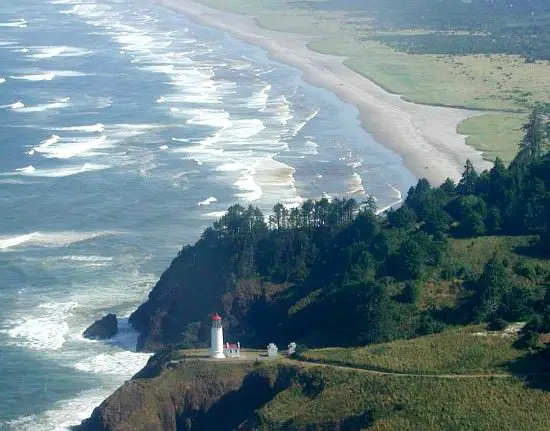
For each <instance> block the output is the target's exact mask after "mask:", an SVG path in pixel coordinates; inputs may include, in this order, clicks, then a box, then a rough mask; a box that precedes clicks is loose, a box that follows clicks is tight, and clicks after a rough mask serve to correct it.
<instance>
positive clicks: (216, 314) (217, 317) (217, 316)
mask: <svg viewBox="0 0 550 431" xmlns="http://www.w3.org/2000/svg"><path fill="white" fill-rule="evenodd" d="M212 320H222V318H221V317H220V315H219V314H218V313H214V314H212Z"/></svg>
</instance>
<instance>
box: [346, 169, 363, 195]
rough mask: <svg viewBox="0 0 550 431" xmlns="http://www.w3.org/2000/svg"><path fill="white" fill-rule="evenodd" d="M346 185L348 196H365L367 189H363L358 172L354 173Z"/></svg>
mask: <svg viewBox="0 0 550 431" xmlns="http://www.w3.org/2000/svg"><path fill="white" fill-rule="evenodd" d="M346 185H347V191H346V194H347V195H348V196H351V195H357V194H360V195H364V194H365V188H364V187H363V180H362V179H361V176H360V175H359V174H358V173H357V172H354V173H353V174H352V175H351V178H349V179H348V180H347V181H346Z"/></svg>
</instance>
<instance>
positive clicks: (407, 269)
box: [130, 105, 550, 350]
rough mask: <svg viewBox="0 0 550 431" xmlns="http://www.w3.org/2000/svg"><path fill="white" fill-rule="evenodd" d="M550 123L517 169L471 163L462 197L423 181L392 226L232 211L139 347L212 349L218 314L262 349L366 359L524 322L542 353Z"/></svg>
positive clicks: (548, 317)
mask: <svg viewBox="0 0 550 431" xmlns="http://www.w3.org/2000/svg"><path fill="white" fill-rule="evenodd" d="M549 113H550V107H549V106H548V105H538V106H536V107H535V108H534V109H533V111H532V113H531V114H530V116H529V120H528V122H527V123H526V124H525V125H524V127H523V139H522V141H521V143H520V147H519V152H518V154H517V156H516V158H515V159H514V160H513V161H512V163H511V164H510V165H509V166H505V165H504V164H503V163H502V162H501V161H500V160H496V162H495V163H494V166H493V167H492V169H490V170H488V171H484V172H477V171H476V169H475V168H474V167H473V166H472V164H471V163H470V162H469V161H466V164H465V168H464V172H463V175H462V178H461V179H460V181H459V182H458V183H457V184H455V183H454V182H453V181H451V180H447V181H446V182H445V183H443V184H442V185H441V186H439V187H433V186H431V185H430V184H429V183H428V181H426V180H425V179H421V180H419V181H418V183H417V184H416V185H415V186H414V187H412V188H411V189H410V190H409V192H408V195H407V198H406V200H405V201H404V203H403V205H402V206H401V207H400V208H398V209H396V210H390V211H389V212H386V213H385V214H381V215H376V201H375V200H374V199H372V198H369V199H367V200H366V201H365V202H357V201H355V200H353V199H333V200H331V201H329V200H328V199H321V200H318V201H313V200H307V201H305V202H304V203H303V204H302V205H301V206H300V207H298V208H292V209H287V208H286V207H285V206H283V205H281V204H278V205H276V206H275V207H274V208H273V214H272V215H270V216H269V217H268V219H267V220H266V218H265V217H264V214H262V212H261V211H260V210H259V209H257V208H255V207H252V206H249V207H247V208H245V207H243V206H240V205H233V206H231V207H230V208H229V209H228V211H227V213H226V214H225V215H224V216H223V217H221V218H220V219H219V220H217V221H216V222H215V223H214V224H213V225H212V226H211V227H209V228H207V229H206V230H205V231H204V232H203V234H202V236H201V238H200V239H199V240H198V241H197V243H196V244H194V245H186V246H185V247H183V249H182V250H181V251H180V253H179V254H178V256H177V257H176V258H175V259H174V261H173V262H172V264H171V265H170V267H169V269H168V270H166V271H165V273H164V274H163V275H162V277H161V279H160V281H159V282H158V283H157V285H156V286H155V288H154V289H153V290H152V292H151V293H150V295H149V299H148V301H147V302H145V303H144V304H143V305H142V306H140V308H139V309H138V310H137V311H136V312H135V313H134V314H133V315H132V316H131V318H130V321H131V323H132V325H133V326H134V327H136V329H138V331H139V332H140V340H139V344H140V347H141V348H142V349H146V350H147V349H156V348H158V347H162V346H166V345H172V346H173V345H177V346H181V347H190V346H199V345H205V343H206V342H207V340H208V336H209V335H208V334H209V333H208V328H209V326H208V325H209V322H208V314H209V313H210V312H213V311H215V310H217V311H219V312H220V313H221V314H222V316H223V317H224V319H225V327H226V333H227V336H228V337H230V339H234V340H235V341H237V340H239V341H241V343H243V344H245V345H249V346H264V344H265V343H266V342H267V341H273V340H275V341H276V342H281V343H284V342H288V341H291V340H295V341H298V342H299V343H300V344H302V345H306V346H309V347H314V346H331V345H332V346H351V345H364V344H368V343H375V342H381V341H387V340H392V339H398V338H413V337H417V336H420V335H425V334H430V333H435V332H439V331H442V330H443V329H445V328H446V327H449V326H453V325H462V324H470V323H476V322H486V323H488V324H489V325H491V326H493V327H502V326H503V325H505V324H506V322H516V321H526V322H529V323H528V324H527V325H526V327H525V330H524V335H523V336H522V337H521V339H520V340H521V341H520V342H519V343H520V344H522V345H523V344H524V345H526V346H531V345H533V344H534V343H535V344H536V343H538V337H539V334H540V333H545V332H550V265H549V263H550V147H549V142H550V120H549ZM491 241H493V242H494V243H495V244H496V243H498V242H499V241H500V242H503V241H504V242H509V243H510V244H515V245H513V246H511V247H510V248H509V249H501V248H498V247H492V246H491V245H490V244H492V243H491ZM479 244H482V245H483V244H489V246H488V247H486V248H485V249H484V250H485V251H484V252H480V251H476V248H475V247H477V246H479ZM460 247H462V252H460ZM464 247H465V251H464ZM473 261H475V262H480V264H479V265H480V268H479V270H476V269H475V268H474V266H475V265H474V264H473V263H472V262H473ZM432 291H437V292H439V293H437V294H431V293H430V292H432ZM441 292H443V293H441Z"/></svg>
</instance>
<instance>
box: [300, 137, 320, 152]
mask: <svg viewBox="0 0 550 431" xmlns="http://www.w3.org/2000/svg"><path fill="white" fill-rule="evenodd" d="M304 147H305V150H304V152H303V153H304V154H309V155H316V154H317V153H318V151H317V148H319V145H317V143H315V142H313V141H309V140H308V141H306V142H305V144H304Z"/></svg>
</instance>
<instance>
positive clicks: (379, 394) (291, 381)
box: [75, 331, 550, 431]
mask: <svg viewBox="0 0 550 431" xmlns="http://www.w3.org/2000/svg"><path fill="white" fill-rule="evenodd" d="M457 336H458V337H459V338H458V339H460V340H462V344H460V347H461V348H464V346H465V345H466V346H467V345H468V342H469V339H471V338H473V337H472V336H471V335H468V334H462V333H456V331H455V332H452V333H450V334H448V335H443V336H442V337H444V338H445V337H451V338H452V339H453V340H454V339H456V337H457ZM439 338H440V337H439V336H437V337H436V338H434V337H426V339H425V340H422V339H419V340H418V341H415V340H410V341H402V342H399V343H398V345H393V344H390V345H378V346H373V347H372V348H370V351H372V352H373V355H374V356H372V357H369V356H368V355H366V353H363V354H362V355H359V354H358V352H354V351H353V349H347V350H348V351H347V352H346V351H345V350H346V349H343V350H342V352H333V351H329V352H325V351H324V350H321V351H318V352H312V353H311V354H312V355H321V356H323V355H325V356H326V354H329V355H331V354H336V355H338V357H340V358H341V360H340V361H339V362H344V363H345V362H346V361H351V362H355V363H356V364H355V366H367V365H366V364H368V363H371V362H373V361H374V362H377V361H378V362H383V363H387V362H388V361H391V364H393V365H394V366H397V367H403V366H404V367H405V369H412V370H418V364H419V363H420V364H421V366H422V367H423V370H425V372H426V373H428V374H426V375H420V374H408V375H402V374H399V373H388V374H381V373H376V372H369V371H365V370H360V369H353V368H346V367H345V366H343V367H342V366H340V367H332V366H323V365H313V364H308V363H301V362H297V361H292V360H289V359H283V358H279V359H275V360H265V361H260V363H253V362H245V361H233V360H227V361H218V362H212V361H208V360H197V359H190V358H188V359H186V360H182V359H181V358H180V359H177V357H178V353H177V352H171V353H168V354H167V353H162V354H157V355H155V356H154V357H152V358H151V361H150V362H149V364H148V365H147V366H146V367H145V369H144V370H142V372H140V373H138V375H136V376H135V377H134V378H133V379H132V380H130V381H129V382H126V383H125V384H124V385H123V386H122V387H121V388H119V389H118V390H117V391H116V392H115V393H113V394H112V395H111V396H110V397H109V398H108V399H107V400H105V401H104V402H103V403H102V404H101V405H100V406H99V407H97V408H96V409H95V410H94V412H93V414H92V416H91V418H90V419H88V420H86V421H84V422H83V423H82V425H80V426H77V427H75V431H165V430H167V431H184V430H185V431H211V430H222V431H229V430H243V431H245V430H246V431H252V430H258V429H259V430H273V431H276V430H277V431H278V430H280V431H283V430H284V431H306V430H307V431H344V430H346V431H355V430H362V429H367V428H368V429H373V430H379V431H382V430H384V431H388V430H395V431H408V430H410V431H413V430H414V431H416V430H465V429H472V430H473V429H475V430H487V431H489V430H495V429H502V430H504V429H506V430H516V429H526V427H529V429H532V430H541V431H542V430H547V429H548V424H549V423H550V392H548V390H547V388H548V379H547V378H543V377H537V379H536V381H523V380H520V379H518V378H515V377H513V376H512V375H506V374H502V373H503V370H502V363H501V362H499V355H500V354H501V353H502V352H508V353H510V354H512V353H513V351H512V348H511V347H510V345H511V344H512V340H507V339H503V338H501V337H499V338H495V341H494V343H497V345H498V346H497V347H498V350H499V354H491V353H489V356H490V357H489V358H488V360H489V361H490V360H492V359H494V362H493V363H491V365H494V367H496V369H495V372H498V373H499V374H495V375H494V376H493V377H491V376H490V374H479V375H471V374H465V375H464V378H460V376H457V375H433V374H431V375H430V374H429V372H430V371H432V370H431V369H430V368H431V366H432V365H437V367H438V368H437V370H436V371H438V370H445V369H446V368H445V364H447V365H449V366H451V367H455V366H458V367H460V368H461V369H462V368H463V367H461V366H460V364H457V363H456V362H453V361H452V360H451V361H450V362H447V360H448V359H450V358H451V351H450V350H449V349H450V345H449V344H445V343H444V342H442V343H441V346H439V347H440V350H442V351H443V355H442V356H443V357H444V358H443V359H442V360H440V359H439V356H441V355H439V356H438V355H434V356H435V357H434V358H431V362H430V360H429V359H430V358H428V360H427V361H425V362H422V361H418V360H417V359H416V357H415V356H414V355H415V354H414V353H413V354H412V355H411V356H410V358H411V360H409V361H407V360H405V361H404V362H403V361H400V360H398V359H396V357H395V355H394V354H393V353H392V352H393V351H394V349H395V348H401V347H403V346H405V347H406V348H408V349H410V350H411V351H413V352H416V351H417V350H418V348H419V347H421V345H422V344H427V345H432V344H433V343H434V342H435V341H437V339H439ZM478 339H479V340H478ZM441 341H443V340H441ZM490 342H491V341H490V340H489V337H485V338H483V339H481V337H477V338H475V339H474V341H473V343H477V344H475V346H473V347H472V348H469V349H468V348H466V351H467V352H468V353H467V354H468V355H469V358H470V359H471V360H472V362H467V361H466V363H467V364H471V365H472V366H471V370H472V371H473V370H477V365H483V364H485V365H486V364H487V360H484V359H483V358H480V356H479V351H480V350H479V349H478V348H476V347H477V345H478V344H479V343H490ZM419 343H420V346H419ZM400 346H401V347H400ZM493 347H495V346H493ZM384 349H390V350H389V351H388V352H387V354H386V355H385V356H384ZM421 350H422V349H421ZM493 350H494V349H493ZM515 355H517V354H515V353H514V354H513V356H515ZM361 358H364V359H365V361H366V363H365V364H361V363H357V362H358V361H359V362H361ZM532 359H533V358H530V357H529V356H525V357H521V358H519V361H520V362H522V361H525V360H527V362H528V364H527V363H526V364H524V366H523V369H528V370H532V369H533V367H532V365H533V360H532ZM541 359H542V358H541ZM436 363H437V364H436ZM352 365H353V364H352ZM452 370H454V368H453V369H452ZM485 373H487V371H485ZM530 386H534V387H530ZM541 389H543V390H541ZM510 400H521V402H518V403H516V402H512V403H511V402H510Z"/></svg>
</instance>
